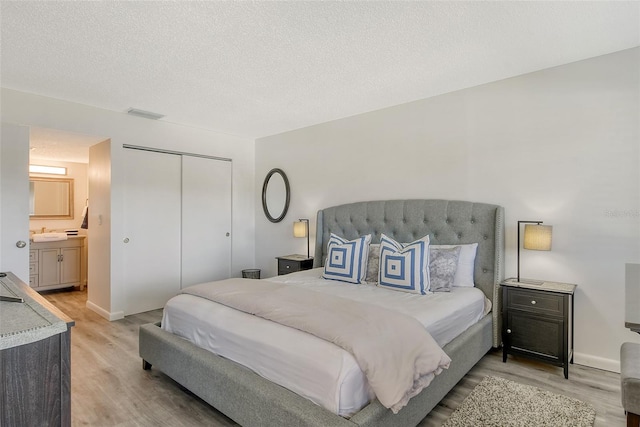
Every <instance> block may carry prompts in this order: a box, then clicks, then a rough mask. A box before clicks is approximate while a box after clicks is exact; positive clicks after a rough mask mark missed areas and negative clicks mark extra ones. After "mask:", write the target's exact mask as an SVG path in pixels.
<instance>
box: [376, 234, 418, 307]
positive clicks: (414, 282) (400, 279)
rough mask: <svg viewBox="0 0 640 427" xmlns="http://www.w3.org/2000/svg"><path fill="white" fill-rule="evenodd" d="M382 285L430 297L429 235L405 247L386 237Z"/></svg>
mask: <svg viewBox="0 0 640 427" xmlns="http://www.w3.org/2000/svg"><path fill="white" fill-rule="evenodd" d="M378 286H380V287H384V288H388V289H392V290H395V291H403V292H411V293H416V294H423V295H424V294H426V293H427V291H429V236H424V237H423V238H422V239H419V240H416V241H415V242H411V243H407V244H402V243H398V242H396V241H395V240H393V239H392V238H391V237H388V236H386V235H384V234H383V235H382V237H381V238H380V274H379V275H378Z"/></svg>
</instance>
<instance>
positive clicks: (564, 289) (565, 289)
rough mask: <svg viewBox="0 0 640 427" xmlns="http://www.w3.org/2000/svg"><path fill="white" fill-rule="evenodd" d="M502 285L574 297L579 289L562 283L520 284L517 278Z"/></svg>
mask: <svg viewBox="0 0 640 427" xmlns="http://www.w3.org/2000/svg"><path fill="white" fill-rule="evenodd" d="M525 280H526V279H525ZM500 284H501V285H502V286H510V287H513V288H524V289H536V290H539V291H547V292H558V293H562V294H572V295H573V293H574V292H575V290H576V288H577V287H578V285H574V284H573V283H562V282H547V281H539V282H534V281H531V282H518V281H517V280H516V279H515V278H510V279H505V280H504V281H503V282H502V283H500Z"/></svg>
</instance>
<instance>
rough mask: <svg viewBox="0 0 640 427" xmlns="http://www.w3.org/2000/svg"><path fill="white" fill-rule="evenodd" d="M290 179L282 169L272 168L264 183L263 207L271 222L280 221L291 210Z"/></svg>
mask: <svg viewBox="0 0 640 427" xmlns="http://www.w3.org/2000/svg"><path fill="white" fill-rule="evenodd" d="M289 197H290V191H289V180H288V179H287V175H285V173H284V172H283V171H282V169H271V170H270V171H269V173H268V174H267V177H266V178H265V179H264V184H263V185H262V209H264V214H265V216H266V217H267V219H268V220H269V221H271V222H280V221H282V220H283V219H284V216H285V215H286V214H287V211H288V210H289Z"/></svg>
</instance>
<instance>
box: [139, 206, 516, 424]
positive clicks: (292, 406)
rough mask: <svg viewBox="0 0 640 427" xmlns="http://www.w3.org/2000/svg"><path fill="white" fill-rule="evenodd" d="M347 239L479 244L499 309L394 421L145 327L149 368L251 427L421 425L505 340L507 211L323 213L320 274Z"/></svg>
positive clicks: (488, 290)
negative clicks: (333, 246) (336, 405)
mask: <svg viewBox="0 0 640 427" xmlns="http://www.w3.org/2000/svg"><path fill="white" fill-rule="evenodd" d="M332 232H333V233H336V234H338V235H341V236H343V237H345V238H348V239H354V238H356V237H358V236H361V235H363V234H368V233H371V234H372V235H373V236H372V242H373V243H378V242H379V241H380V235H381V233H384V234H386V235H389V236H391V237H393V238H394V239H396V240H397V241H401V242H411V241H413V240H415V239H418V238H420V237H422V236H424V235H426V234H429V235H430V238H431V242H432V244H463V243H476V242H477V243H478V252H477V255H476V262H475V277H474V279H475V283H476V286H477V287H478V288H480V289H481V290H482V291H483V292H484V293H485V295H486V296H487V298H489V299H490V300H491V302H492V305H493V310H492V312H491V313H489V314H488V315H487V316H485V317H484V318H483V319H481V321H480V322H479V323H477V324H475V325H474V326H472V327H470V328H469V329H467V330H466V331H465V332H464V333H462V334H461V335H460V336H458V337H457V338H455V339H454V340H453V341H451V342H450V343H449V344H447V345H446V346H445V347H444V351H445V352H446V353H447V354H448V355H449V357H451V359H452V362H451V366H450V367H449V369H447V370H445V371H443V372H442V373H441V374H440V375H438V376H437V377H436V378H435V379H434V380H433V382H432V383H431V385H429V387H427V388H426V389H424V390H423V391H422V392H421V393H420V394H419V395H417V396H415V397H413V398H412V399H411V400H410V401H409V404H408V405H407V406H406V407H404V408H403V409H402V410H401V411H400V412H399V413H398V414H396V415H394V414H393V413H392V412H391V411H390V410H388V409H386V408H385V407H383V406H382V405H381V404H380V403H379V402H378V401H377V400H375V399H374V401H372V402H371V403H369V404H368V405H367V406H365V407H364V408H362V409H361V410H360V411H359V412H358V413H356V414H354V415H353V416H352V417H351V418H349V419H346V418H343V417H340V416H338V415H336V414H333V413H332V412H330V411H328V410H326V409H324V408H322V407H320V406H318V405H316V404H314V403H312V402H311V401H309V400H307V399H305V398H303V397H301V396H299V395H297V394H295V393H293V392H291V391H289V390H287V389H285V388H283V387H281V386H279V385H277V384H274V383H272V382H270V381H268V380H266V379H264V378H262V377H261V376H259V375H257V374H255V373H254V372H253V371H251V370H249V369H247V368H245V367H244V366H242V365H240V364H238V363H235V362H233V361H230V360H228V359H225V358H223V357H220V356H217V355H216V354H214V353H211V352H209V351H207V350H203V349H201V348H199V347H197V346H195V345H193V344H191V343H190V342H188V341H186V340H184V339H183V338H180V337H177V336H175V335H173V334H170V333H168V332H165V331H163V330H162V329H161V328H160V325H159V324H147V325H143V326H141V327H140V335H139V339H140V341H139V345H140V357H142V359H143V368H144V369H150V368H151V365H153V366H155V367H157V368H158V369H160V370H161V371H163V372H164V373H165V374H167V375H168V376H169V377H171V378H173V379H174V380H175V381H177V382H178V383H179V384H181V385H182V386H184V387H186V388H187V389H189V390H190V391H191V392H193V393H194V394H196V395H197V396H199V397H200V398H202V399H203V400H204V401H206V402H207V403H209V404H210V405H212V406H213V407H215V408H216V409H218V410H219V411H220V412H222V413H224V414H225V415H227V416H228V417H229V418H231V419H233V420H234V421H235V422H237V423H238V424H240V425H242V426H246V427H251V426H255V427H263V426H316V427H327V426H351V427H355V426H389V427H397V426H415V425H417V424H418V423H419V422H420V421H421V420H422V419H423V418H424V417H425V416H426V415H427V414H428V413H429V412H430V411H431V410H432V409H433V408H434V407H435V406H436V405H437V404H438V402H440V400H442V398H443V397H444V396H445V395H446V394H447V393H448V392H449V391H450V390H451V389H452V388H453V387H454V386H455V385H456V383H457V382H458V381H460V379H462V377H463V376H464V375H465V374H466V373H467V372H468V371H469V370H470V369H471V368H472V367H473V366H474V365H475V364H476V363H477V362H478V361H479V360H480V359H481V358H482V357H483V356H484V355H485V354H486V353H487V351H489V350H490V349H491V347H498V346H499V344H500V342H501V339H500V333H499V331H500V321H501V318H500V307H501V293H500V292H499V289H498V288H499V283H500V282H501V280H502V279H503V277H504V267H503V255H504V211H503V208H502V207H500V206H497V205H491V204H486V203H473V202H464V201H448V200H389V201H371V202H358V203H351V204H347V205H341V206H335V207H331V208H327V209H323V210H321V211H319V212H318V217H317V232H316V245H315V254H316V255H315V259H314V267H320V266H322V263H323V260H324V259H325V256H326V253H325V252H326V246H327V241H328V239H329V235H330V233H332Z"/></svg>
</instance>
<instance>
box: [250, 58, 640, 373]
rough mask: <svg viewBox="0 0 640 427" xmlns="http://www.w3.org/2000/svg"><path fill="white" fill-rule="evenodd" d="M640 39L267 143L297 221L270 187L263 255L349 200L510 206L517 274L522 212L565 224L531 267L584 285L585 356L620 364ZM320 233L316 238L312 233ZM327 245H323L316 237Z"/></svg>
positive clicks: (260, 150)
mask: <svg viewBox="0 0 640 427" xmlns="http://www.w3.org/2000/svg"><path fill="white" fill-rule="evenodd" d="M639 76H640V49H638V48H636V49H631V50H627V51H622V52H618V53H614V54H611V55H606V56H602V57H597V58H593V59H589V60H585V61H581V62H576V63H573V64H569V65H566V66H561V67H556V68H551V69H547V70H542V71H539V72H535V73H531V74H527V75H523V76H519V77H515V78H511V79H507V80H502V81H498V82H494V83H491V84H486V85H482V86H478V87H474V88H470V89H465V90H461V91H458V92H454V93H450V94H445V95H442V96H438V97H434V98H429V99H425V100H421V101H417V102H413V103H409V104H404V105H400V106H397V107H392V108H387V109H384V110H379V111H374V112H370V113H367V114H362V115H358V116H354V117H350V118H346V119H342V120H336V121H333V122H329V123H324V124H321V125H317V126H312V127H309V128H304V129H300V130H296V131H292V132H287V133H284V134H280V135H274V136H271V137H267V138H262V139H259V140H257V141H256V181H255V186H256V188H261V185H262V180H263V179H264V176H265V175H266V173H267V172H268V171H269V170H270V169H271V168H274V167H279V168H282V169H283V170H284V171H285V172H286V173H287V175H288V177H289V181H290V184H291V191H292V195H291V207H290V211H289V214H288V215H287V216H286V218H285V219H284V221H283V222H281V223H278V224H272V223H270V222H268V221H267V220H266V218H265V217H264V215H263V214H262V208H261V205H260V202H259V197H260V195H259V194H256V261H257V267H258V268H262V269H263V277H267V276H272V275H275V274H276V263H275V259H274V257H276V256H278V255H285V254H290V253H304V252H305V250H306V248H305V245H306V242H304V241H303V239H296V238H294V237H292V222H293V221H294V220H295V219H296V218H302V217H305V218H311V219H312V228H314V227H315V214H316V212H317V210H318V209H321V208H324V207H328V206H333V205H337V204H341V203H346V202H354V201H362V200H377V199H403V198H446V199H458V200H470V201H479V202H488V203H496V204H500V205H502V206H504V207H505V212H506V242H507V247H506V251H507V253H506V260H505V261H506V274H507V276H515V273H516V221H518V220H542V221H544V222H545V223H546V224H551V225H553V226H554V236H553V238H554V240H553V251H552V252H536V251H522V252H521V263H522V265H521V276H522V277H528V278H539V279H546V280H555V281H562V282H569V283H576V284H578V289H577V293H576V296H575V311H576V312H575V321H576V325H575V359H574V360H575V362H576V363H580V364H586V365H590V366H594V367H600V368H604V369H609V370H614V371H615V370H618V369H619V362H618V360H619V354H618V352H619V348H620V344H621V343H622V342H623V341H636V342H640V339H638V337H637V334H633V333H631V332H629V331H628V330H627V329H625V327H624V309H623V307H624V266H625V263H627V262H638V260H640V175H639V172H638V170H639V159H640V150H639V140H640V139H639V136H640V135H639V113H640V109H639V97H640V95H639V94H640V83H639V78H640V77H639ZM314 237H315V236H314V235H312V236H311V238H312V241H313V239H314ZM312 248H313V245H312Z"/></svg>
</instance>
